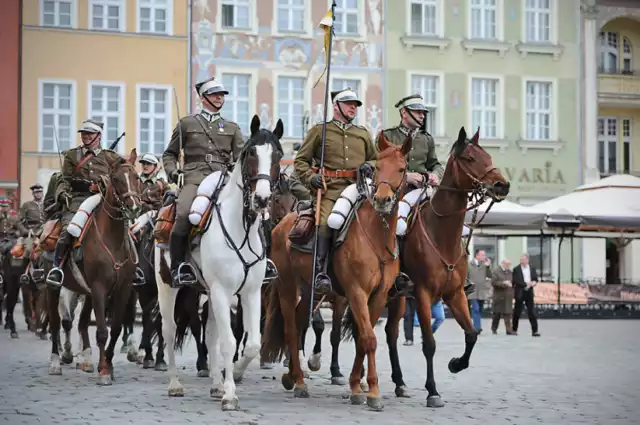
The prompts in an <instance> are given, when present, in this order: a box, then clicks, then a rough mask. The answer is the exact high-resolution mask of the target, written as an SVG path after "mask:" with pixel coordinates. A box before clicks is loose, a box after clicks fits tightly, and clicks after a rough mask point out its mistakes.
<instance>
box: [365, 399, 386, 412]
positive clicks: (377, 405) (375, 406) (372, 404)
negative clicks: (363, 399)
mask: <svg viewBox="0 0 640 425" xmlns="http://www.w3.org/2000/svg"><path fill="white" fill-rule="evenodd" d="M367 406H368V407H369V409H371V410H375V411H376V412H380V411H382V409H384V404H383V403H382V397H369V396H367Z"/></svg>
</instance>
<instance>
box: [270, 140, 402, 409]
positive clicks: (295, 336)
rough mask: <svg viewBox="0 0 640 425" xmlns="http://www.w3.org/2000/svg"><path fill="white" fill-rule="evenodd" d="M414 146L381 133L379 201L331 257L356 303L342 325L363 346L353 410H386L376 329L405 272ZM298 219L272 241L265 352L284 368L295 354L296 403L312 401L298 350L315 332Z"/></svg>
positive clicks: (289, 377)
mask: <svg viewBox="0 0 640 425" xmlns="http://www.w3.org/2000/svg"><path fill="white" fill-rule="evenodd" d="M411 144H412V141H411V138H410V137H408V138H407V140H405V142H404V144H403V145H402V146H395V145H393V144H391V143H389V141H387V140H386V138H385V137H384V135H382V134H381V135H380V136H379V137H378V140H377V148H378V152H379V153H378V160H377V165H376V172H375V175H374V188H373V190H374V191H375V193H374V194H373V196H370V194H369V193H367V199H366V200H365V202H363V203H362V206H361V207H360V208H359V209H358V210H356V212H355V218H354V222H353V224H352V225H351V226H350V227H349V229H347V230H346V231H347V234H346V238H345V240H344V243H343V244H342V245H341V246H340V247H339V248H337V249H336V250H335V252H334V254H333V255H332V274H333V279H332V280H333V281H334V282H336V283H338V284H339V285H337V286H340V287H341V289H343V290H344V293H345V295H346V298H347V299H348V301H349V312H348V314H347V318H346V319H345V325H343V326H345V327H346V328H348V329H349V330H351V331H352V332H353V334H354V337H355V339H356V358H355V360H354V363H353V369H352V371H351V376H350V378H349V383H350V387H351V400H352V403H354V404H362V403H364V402H365V401H366V403H367V404H368V405H369V406H370V407H371V408H373V409H376V410H379V409H382V397H381V395H380V390H379V387H378V376H377V372H376V363H375V351H376V347H377V339H376V336H375V333H374V330H373V326H374V325H375V323H376V321H377V319H378V317H379V316H380V313H381V311H382V310H383V308H384V305H385V302H386V300H387V293H388V291H389V288H390V287H391V286H392V285H393V282H394V280H395V278H396V276H397V275H398V272H399V261H398V256H397V245H396V236H395V228H396V223H397V214H396V211H397V201H398V200H399V198H400V197H401V196H402V194H403V192H404V188H405V183H406V160H405V156H406V155H407V154H408V153H409V152H410V151H411ZM296 216H297V214H296V213H295V212H293V213H290V214H288V215H287V216H286V217H285V218H284V219H283V220H282V221H281V222H280V223H279V224H278V226H276V228H275V229H274V231H273V234H272V238H273V247H272V252H273V257H272V258H273V261H274V262H275V264H276V266H277V267H278V270H279V273H280V277H279V279H277V280H274V281H273V283H272V284H273V292H272V296H271V300H270V301H269V312H268V314H267V322H266V325H265V332H264V335H263V347H262V351H263V355H264V357H265V361H278V360H279V359H280V358H281V357H282V354H283V353H284V352H285V351H287V350H288V351H289V353H290V355H291V361H289V373H288V374H287V373H285V374H284V375H283V376H282V384H283V386H284V387H285V388H286V389H292V388H294V386H295V389H294V396H296V397H308V396H309V393H308V390H307V386H306V385H305V383H304V374H303V373H302V370H301V367H300V358H299V353H298V349H299V348H298V344H299V339H300V331H299V329H300V328H305V327H307V326H308V314H309V302H310V296H309V295H310V294H309V292H310V288H311V285H310V278H311V275H312V273H311V271H312V258H311V255H309V253H305V252H301V251H298V250H296V248H295V247H293V246H292V244H291V242H290V241H289V239H288V235H289V232H290V230H291V229H292V227H293V225H294V222H295V219H296ZM299 294H300V295H301V299H300V302H298V296H299ZM283 324H284V326H283ZM283 328H284V329H283ZM365 356H366V357H367V360H368V367H367V383H368V386H369V392H368V394H367V395H366V397H365V394H364V393H363V391H362V387H361V386H360V379H361V376H362V367H363V362H364V358H365Z"/></svg>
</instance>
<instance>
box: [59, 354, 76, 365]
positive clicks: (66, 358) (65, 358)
mask: <svg viewBox="0 0 640 425" xmlns="http://www.w3.org/2000/svg"><path fill="white" fill-rule="evenodd" d="M60 360H62V363H64V364H71V363H73V354H71V353H69V352H64V353H62V356H61V357H60Z"/></svg>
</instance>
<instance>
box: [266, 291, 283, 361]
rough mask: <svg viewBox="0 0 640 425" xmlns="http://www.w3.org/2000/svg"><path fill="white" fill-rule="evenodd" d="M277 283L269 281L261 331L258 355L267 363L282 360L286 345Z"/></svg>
mask: <svg viewBox="0 0 640 425" xmlns="http://www.w3.org/2000/svg"><path fill="white" fill-rule="evenodd" d="M277 283H280V281H279V280H275V281H273V282H271V286H272V288H271V290H270V291H269V292H270V293H269V294H268V297H269V302H268V303H267V306H266V310H267V311H266V316H267V317H266V320H265V324H264V330H263V333H262V347H261V350H260V355H261V357H262V358H263V359H264V361H265V362H267V363H276V362H280V360H282V356H283V354H284V350H285V347H286V340H285V333H284V315H283V314H282V306H281V305H280V294H279V292H278V287H277Z"/></svg>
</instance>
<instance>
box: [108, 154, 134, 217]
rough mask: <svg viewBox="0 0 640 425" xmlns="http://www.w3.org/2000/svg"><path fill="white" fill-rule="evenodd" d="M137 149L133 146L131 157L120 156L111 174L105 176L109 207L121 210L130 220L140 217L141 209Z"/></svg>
mask: <svg viewBox="0 0 640 425" xmlns="http://www.w3.org/2000/svg"><path fill="white" fill-rule="evenodd" d="M137 156H138V155H137V153H136V149H135V148H133V149H132V150H131V153H130V154H129V158H122V157H119V158H118V160H117V161H116V162H115V164H113V165H112V167H111V172H110V174H109V176H108V177H107V176H103V177H102V178H103V181H104V183H105V192H106V193H105V199H108V201H107V203H108V204H109V207H111V208H114V209H117V210H120V212H121V213H122V215H123V216H124V217H125V218H127V219H130V220H134V219H135V218H136V217H138V215H139V213H140V209H141V205H142V204H141V201H140V191H139V187H140V181H139V180H140V177H139V176H138V173H137V171H136V168H135V164H136V159H137Z"/></svg>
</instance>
